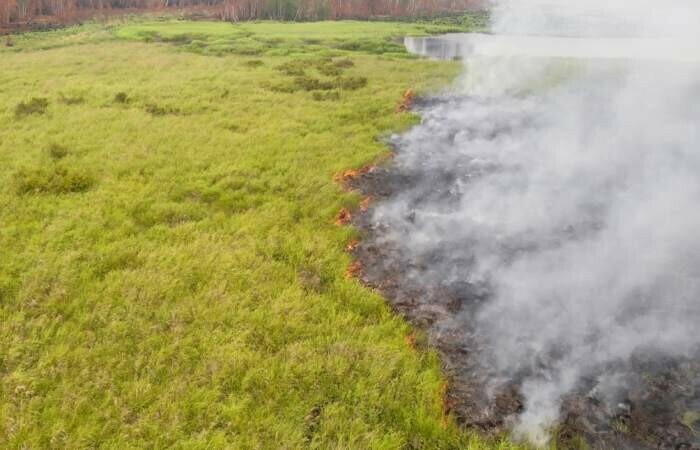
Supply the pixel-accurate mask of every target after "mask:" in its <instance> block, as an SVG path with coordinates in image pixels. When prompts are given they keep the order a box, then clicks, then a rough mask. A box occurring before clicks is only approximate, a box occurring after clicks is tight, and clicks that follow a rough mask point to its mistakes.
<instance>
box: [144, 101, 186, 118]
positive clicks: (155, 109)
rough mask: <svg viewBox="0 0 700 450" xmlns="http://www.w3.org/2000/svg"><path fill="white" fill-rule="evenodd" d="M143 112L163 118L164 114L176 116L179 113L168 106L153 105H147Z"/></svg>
mask: <svg viewBox="0 0 700 450" xmlns="http://www.w3.org/2000/svg"><path fill="white" fill-rule="evenodd" d="M144 110H145V111H146V112H147V113H149V114H151V115H153V116H165V115H166V114H177V113H179V112H180V111H179V110H177V109H175V108H170V107H168V106H159V105H156V104H155V103H147V104H146V106H145V107H144Z"/></svg>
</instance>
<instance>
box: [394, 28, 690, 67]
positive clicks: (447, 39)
mask: <svg viewBox="0 0 700 450" xmlns="http://www.w3.org/2000/svg"><path fill="white" fill-rule="evenodd" d="M404 45H405V46H406V49H407V50H408V51H409V52H411V53H413V54H416V55H420V56H424V57H428V58H431V59H440V60H452V59H464V58H468V57H472V56H486V57H529V58H577V59H618V60H619V59H634V60H659V61H678V62H700V43H698V42H695V41H694V40H692V39H681V38H575V37H552V36H516V35H495V34H482V33H455V34H446V35H442V36H431V37H406V38H405V39H404Z"/></svg>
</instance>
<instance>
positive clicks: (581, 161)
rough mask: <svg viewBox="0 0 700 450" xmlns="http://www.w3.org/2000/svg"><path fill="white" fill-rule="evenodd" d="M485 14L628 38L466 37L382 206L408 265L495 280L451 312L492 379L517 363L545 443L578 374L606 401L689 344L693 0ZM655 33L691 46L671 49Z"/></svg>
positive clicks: (585, 34) (524, 418)
mask: <svg viewBox="0 0 700 450" xmlns="http://www.w3.org/2000/svg"><path fill="white" fill-rule="evenodd" d="M493 30H494V32H496V33H501V34H503V33H512V34H518V35H528V36H556V37H562V36H564V37H574V38H577V39H578V40H571V41H570V43H571V46H572V47H571V51H572V52H573V54H574V55H575V56H579V55H578V54H576V52H577V51H578V50H580V49H581V48H583V47H586V46H587V45H590V40H589V38H595V39H599V38H605V39H613V40H614V39H620V40H619V41H616V42H618V43H623V44H621V47H620V48H619V49H618V53H619V52H622V53H623V54H624V52H625V49H628V50H629V54H630V55H631V56H630V58H629V59H625V58H617V59H613V58H609V57H607V56H606V55H603V54H601V55H600V58H598V57H597V56H596V54H595V51H593V52H592V53H591V54H588V55H587V58H583V59H582V58H578V59H577V60H576V61H571V60H567V59H565V58H564V59H562V58H557V59H548V58H532V57H521V56H517V53H518V48H517V45H518V44H517V40H516V41H513V42H515V44H513V45H514V46H513V48H512V49H511V51H505V50H504V47H503V46H500V47H498V48H495V49H491V50H489V49H488V48H486V49H481V50H482V51H480V48H479V43H478V42H472V43H470V45H468V46H467V47H468V48H469V52H468V54H466V55H465V61H466V63H465V69H466V72H465V76H464V78H463V84H462V90H461V94H460V95H454V96H452V97H450V98H446V99H443V100H442V101H439V102H436V103H434V104H432V105H430V104H429V105H427V106H424V107H423V108H422V110H421V111H420V112H421V114H422V115H423V122H422V124H421V125H420V126H417V127H415V128H414V129H413V130H412V131H410V132H408V133H407V134H405V135H402V136H397V137H396V138H395V144H396V145H397V147H399V148H400V151H399V153H398V156H397V158H396V164H397V166H398V167H399V169H400V170H402V171H403V172H404V173H422V174H423V176H422V177H419V178H417V179H420V180H424V182H422V183H418V184H416V185H414V186H412V187H411V188H409V189H407V190H406V191H404V192H403V193H402V194H400V195H397V196H394V197H393V198H392V199H391V200H390V201H389V202H387V203H384V204H383V205H381V206H379V207H378V208H377V210H376V212H375V215H374V219H375V222H377V223H382V224H385V225H387V229H388V230H390V231H389V232H388V233H387V235H386V237H385V239H387V242H388V243H390V244H391V245H394V246H399V247H401V248H402V251H403V254H404V258H406V260H407V267H413V268H414V269H413V270H412V272H411V274H410V275H411V277H412V279H413V280H415V281H416V282H423V283H426V284H430V285H441V284H450V283H456V282H464V283H468V285H469V286H472V287H475V286H478V287H482V288H483V289H486V290H488V292H490V295H489V298H488V300H487V301H485V302H484V303H483V305H481V306H480V307H479V308H477V309H475V310H473V309H470V310H469V311H468V312H465V313H463V315H462V316H460V317H456V318H452V320H457V321H461V323H462V324H463V326H464V327H469V328H470V329H473V330H474V334H475V335H476V336H478V337H479V339H480V341H481V342H482V343H483V348H484V350H483V351H482V352H481V355H480V358H482V360H483V365H484V366H486V367H488V370H489V371H490V375H491V376H490V379H491V385H492V387H494V388H496V387H497V386H498V384H499V383H501V382H507V381H512V380H518V383H519V386H520V390H521V393H522V395H523V398H524V411H523V412H522V413H521V414H520V415H519V417H518V419H517V423H516V424H514V428H515V430H516V431H517V432H518V433H520V434H522V435H524V436H527V437H528V438H529V439H531V440H532V441H534V442H537V443H544V442H546V440H547V436H548V432H549V430H550V428H551V427H552V426H553V425H556V423H557V420H558V418H559V416H560V408H561V405H562V402H563V401H564V399H565V398H566V396H567V395H568V394H569V393H571V392H572V391H574V390H575V389H579V388H580V386H581V385H582V384H583V381H584V380H585V381H586V383H588V386H589V388H591V392H594V393H595V395H596V396H597V397H599V398H600V399H601V400H603V401H606V402H610V403H611V404H614V403H615V402H617V401H618V397H619V396H620V395H621V394H620V393H621V392H623V391H624V389H625V387H626V386H627V384H628V382H629V379H630V373H629V372H630V365H629V364H630V361H632V360H634V359H635V358H642V359H644V358H646V359H649V358H652V359H653V358H688V359H691V360H697V356H698V347H699V346H700V333H698V325H699V324H700V66H699V64H698V62H697V61H699V58H698V56H700V45H698V44H699V43H700V34H699V32H698V30H700V4H698V2H696V1H692V0H675V1H670V2H659V1H653V2H652V1H647V0H642V1H635V2H630V1H623V0H576V1H574V0H571V1H563V0H562V1H525V0H500V1H498V2H496V4H495V6H494V13H493ZM636 39H639V41H636ZM655 40H658V42H661V44H660V45H661V47H663V46H664V45H668V44H669V43H670V42H677V43H682V44H680V45H682V46H683V48H684V49H685V50H683V52H681V54H679V55H678V57H677V58H663V56H664V55H661V54H654V52H657V53H658V52H659V48H660V47H655V46H654V45H649V43H651V42H657V41H655ZM542 42H546V40H543V41H542ZM643 43H646V44H643ZM483 45H486V44H483ZM528 45H530V44H528ZM532 45H536V44H532ZM645 45H646V46H645ZM672 47H673V48H676V49H677V47H676V46H672ZM592 48H595V45H593V47H592ZM577 49H578V50H577ZM686 50H687V53H686ZM489 51H490V52H491V54H489ZM647 51H648V52H651V53H649V54H647V55H646V56H648V57H647V58H645V57H644V56H645V52H647ZM499 53H500V55H499ZM545 54H546V51H545ZM557 56H560V55H557ZM666 56H667V55H666ZM426 174H432V175H431V176H428V175H426ZM436 180H438V181H436ZM436 255H437V256H436ZM426 260H429V261H431V263H430V264H429V265H428V266H426V264H425V263H424V262H425V261H426ZM416 267H418V268H417V269H415V268H416ZM591 380H592V381H591ZM591 386H592V387H591ZM591 395H593V394H591Z"/></svg>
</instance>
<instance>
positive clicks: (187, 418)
mask: <svg viewBox="0 0 700 450" xmlns="http://www.w3.org/2000/svg"><path fill="white" fill-rule="evenodd" d="M455 28H457V29H464V25H463V24H461V25H460V24H459V23H457V24H455V23H423V24H422V23H366V22H365V23H363V22H340V23H330V22H320V23H303V24H282V23H266V22H263V23H249V24H242V25H233V24H229V23H208V22H184V21H173V20H151V21H145V20H143V19H141V20H133V21H130V22H122V23H109V24H87V25H84V26H81V27H74V28H68V29H63V30H59V31H53V32H46V33H30V34H25V35H21V36H14V37H12V41H11V46H5V45H3V46H2V47H0V166H1V167H2V170H1V171H0V252H1V253H0V447H2V448H17V449H20V448H22V449H24V448H35V449H43V448H70V449H76V448H98V447H99V448H113V449H126V448H241V449H247V448H253V449H268V448H270V449H272V448H284V449H292V448H322V449H328V448H358V449H364V448H386V449H399V448H406V449H409V448H412V449H415V448H425V449H447V448H471V449H478V448H499V449H513V448H515V446H514V445H512V444H510V443H508V442H507V441H504V442H488V443H486V442H484V441H481V440H480V439H479V438H476V437H474V436H472V435H470V434H468V433H466V432H464V431H461V430H460V429H459V428H458V426H457V425H456V424H455V421H454V420H453V418H452V417H450V416H449V415H446V414H445V412H444V406H443V401H442V395H443V391H444V386H445V378H444V375H443V374H442V373H441V370H440V362H439V360H438V358H437V356H436V355H435V353H434V352H432V351H430V350H429V349H428V348H426V346H425V345H421V344H420V342H421V338H420V336H419V338H418V341H419V345H418V346H415V345H409V344H411V342H412V339H407V337H408V336H409V335H411V334H412V333H414V330H412V329H411V327H410V326H409V325H408V324H407V323H406V322H405V321H404V320H403V319H402V318H400V317H398V316H396V315H394V314H393V313H392V312H391V310H390V309H389V308H388V307H387V305H386V304H385V302H384V301H383V299H382V298H381V297H380V296H379V295H377V294H375V293H373V292H371V291H370V290H369V289H367V288H365V287H363V286H362V285H361V284H360V283H359V282H357V281H356V280H353V279H348V278H347V277H346V276H345V271H346V269H347V267H348V265H349V264H350V263H351V259H350V257H349V256H348V255H347V254H346V253H345V251H344V247H345V246H346V245H347V243H348V242H349V241H350V240H352V239H354V238H357V231H355V230H353V229H351V228H348V227H341V226H337V225H335V224H334V218H335V216H336V214H337V213H338V211H339V210H341V209H342V208H350V209H352V208H355V207H357V206H358V204H359V202H360V200H361V199H360V198H359V196H358V195H357V194H353V193H349V192H345V191H344V190H343V189H342V187H341V186H340V185H338V184H337V183H336V182H334V181H333V177H334V175H336V174H337V173H339V172H341V171H343V170H346V169H351V168H358V167H361V166H363V165H366V164H368V163H371V162H373V161H377V160H378V159H379V158H382V157H384V156H386V155H387V153H388V149H387V148H386V147H385V146H384V145H383V144H382V140H381V138H382V136H385V135H386V134H387V133H390V132H392V131H397V130H402V129H405V128H406V127H408V126H410V125H411V124H412V123H415V121H416V117H414V116H412V115H411V114H406V113H397V112H396V107H397V105H398V104H399V103H400V102H401V98H402V94H403V93H404V92H405V91H406V90H407V89H415V90H417V91H419V92H429V91H431V90H437V89H439V88H441V87H443V86H446V85H448V84H449V83H450V82H451V81H452V80H453V79H454V78H455V77H456V76H457V75H458V73H459V71H460V70H461V67H460V65H459V64H457V63H446V62H430V61H426V60H420V59H416V58H413V57H410V56H409V55H408V54H406V53H405V52H404V50H403V49H402V47H401V45H400V41H398V40H397V38H400V37H401V36H403V35H407V34H412V35H420V34H426V33H435V32H441V31H454V30H455Z"/></svg>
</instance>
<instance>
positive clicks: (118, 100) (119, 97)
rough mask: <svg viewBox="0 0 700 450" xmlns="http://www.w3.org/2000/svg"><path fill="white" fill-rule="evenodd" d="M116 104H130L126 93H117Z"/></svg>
mask: <svg viewBox="0 0 700 450" xmlns="http://www.w3.org/2000/svg"><path fill="white" fill-rule="evenodd" d="M114 103H122V104H124V103H129V96H128V95H127V94H126V92H117V93H116V94H114Z"/></svg>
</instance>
